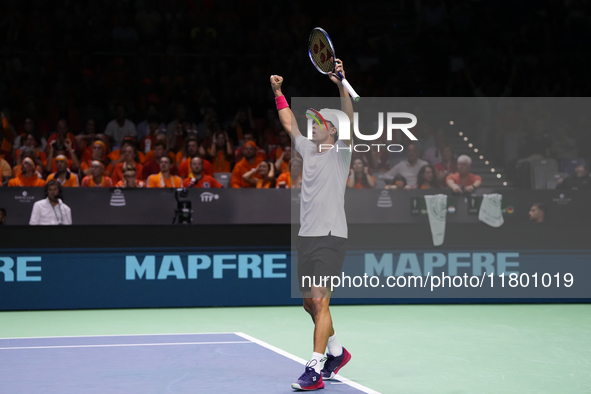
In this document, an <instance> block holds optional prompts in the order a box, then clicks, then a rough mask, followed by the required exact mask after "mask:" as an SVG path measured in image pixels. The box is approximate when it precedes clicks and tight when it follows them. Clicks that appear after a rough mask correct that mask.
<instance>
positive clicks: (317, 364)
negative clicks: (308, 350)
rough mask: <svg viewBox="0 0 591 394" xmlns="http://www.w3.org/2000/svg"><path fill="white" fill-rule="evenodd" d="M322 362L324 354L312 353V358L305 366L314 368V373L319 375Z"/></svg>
mask: <svg viewBox="0 0 591 394" xmlns="http://www.w3.org/2000/svg"><path fill="white" fill-rule="evenodd" d="M323 360H324V354H320V353H316V352H313V353H312V358H311V359H310V361H308V364H306V366H307V367H312V368H314V371H316V373H320V370H321V369H322V361H323Z"/></svg>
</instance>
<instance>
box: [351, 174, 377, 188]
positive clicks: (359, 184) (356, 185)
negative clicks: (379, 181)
mask: <svg viewBox="0 0 591 394" xmlns="http://www.w3.org/2000/svg"><path fill="white" fill-rule="evenodd" d="M361 176H365V174H362V175H361ZM369 177H370V178H371V179H373V181H374V182H375V181H376V178H374V177H373V176H371V175H370V176H369ZM353 189H372V187H371V186H364V185H363V183H361V177H359V179H357V182H356V183H355V186H353Z"/></svg>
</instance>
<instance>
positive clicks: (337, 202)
mask: <svg viewBox="0 0 591 394" xmlns="http://www.w3.org/2000/svg"><path fill="white" fill-rule="evenodd" d="M339 71H340V72H341V73H342V74H343V76H344V75H345V71H344V69H343V63H342V62H341V60H340V59H337V60H336V62H335V70H334V72H337V73H338V72H339ZM334 72H333V73H329V74H328V76H329V78H330V80H331V81H333V82H334V83H335V84H336V85H337V86H338V88H339V95H340V97H341V110H342V111H343V112H345V113H346V114H347V115H348V116H349V119H350V120H353V105H352V103H351V98H350V96H349V93H348V92H347V90H346V89H345V88H344V87H343V84H342V83H341V80H340V79H339V77H338V76H337V75H336V74H335V73H334ZM282 83H283V78H282V77H280V76H278V75H272V76H271V87H272V88H273V93H274V94H275V102H276V104H277V110H278V111H279V119H280V121H281V124H282V125H283V128H284V129H285V130H286V131H287V132H288V133H289V135H290V136H291V138H292V139H293V141H294V143H295V148H296V150H297V151H298V152H299V153H300V155H302V158H303V161H304V164H303V172H302V190H301V196H302V198H301V204H300V225H301V226H300V231H299V234H298V243H297V250H298V282H299V286H300V291H301V292H302V296H303V298H304V309H305V310H306V312H308V313H309V314H310V316H311V317H312V321H313V322H314V350H313V353H312V358H311V359H310V361H309V362H308V363H307V364H306V369H305V371H304V373H303V374H302V375H301V376H300V377H299V379H298V380H297V382H295V383H292V385H291V387H292V388H294V389H298V390H316V389H321V388H324V382H323V379H326V380H329V379H332V378H333V377H334V376H335V375H336V374H337V373H338V372H339V370H340V369H341V368H342V367H344V366H345V365H346V364H347V363H348V362H349V360H350V359H351V354H349V352H348V351H347V350H346V349H345V348H344V347H342V346H341V344H340V342H339V340H338V339H337V335H336V333H335V331H334V328H333V323H332V318H331V316H330V310H329V303H330V296H331V291H330V289H329V288H328V287H326V283H321V281H320V277H325V276H329V277H330V276H340V275H341V269H342V267H343V261H344V259H345V244H346V241H347V219H346V217H345V189H346V186H347V177H348V175H349V167H350V164H351V149H350V147H351V141H343V140H340V139H339V138H338V132H339V131H338V124H339V123H338V119H337V117H336V116H335V115H331V114H329V113H327V112H325V111H322V110H321V111H320V115H322V117H323V118H324V120H326V125H324V124H323V125H322V126H319V125H318V124H316V123H315V124H314V125H313V128H312V139H311V140H309V139H308V138H306V137H304V136H303V135H302V133H301V132H300V130H299V129H298V126H297V123H296V120H295V117H294V115H293V113H292V112H291V110H290V108H289V106H288V104H287V101H286V100H285V97H284V96H283V93H281V84H282ZM321 123H324V122H321ZM326 126H328V128H327V127H326ZM328 145H330V146H331V147H330V148H329V147H328ZM321 146H322V149H321ZM337 146H338V149H337ZM304 276H307V277H310V278H312V277H315V279H314V281H312V282H310V281H306V283H304V282H303V281H302V279H303V277H304ZM305 285H307V286H309V287H305ZM318 285H320V286H318ZM321 285H324V286H321ZM325 348H328V351H327V355H326V357H324V350H325ZM323 361H325V363H324V367H323V366H322V362H323Z"/></svg>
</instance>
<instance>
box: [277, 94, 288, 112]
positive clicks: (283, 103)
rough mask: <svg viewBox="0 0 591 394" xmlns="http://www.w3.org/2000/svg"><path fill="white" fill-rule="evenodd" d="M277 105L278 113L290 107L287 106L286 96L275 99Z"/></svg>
mask: <svg viewBox="0 0 591 394" xmlns="http://www.w3.org/2000/svg"><path fill="white" fill-rule="evenodd" d="M275 105H276V106H277V111H279V110H282V109H283V108H287V107H289V104H287V100H286V99H285V96H279V97H275Z"/></svg>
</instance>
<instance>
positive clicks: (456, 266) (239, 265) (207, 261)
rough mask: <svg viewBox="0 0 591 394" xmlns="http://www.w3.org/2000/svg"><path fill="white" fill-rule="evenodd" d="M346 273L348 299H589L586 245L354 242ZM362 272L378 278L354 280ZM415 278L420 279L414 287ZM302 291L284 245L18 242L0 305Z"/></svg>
mask: <svg viewBox="0 0 591 394" xmlns="http://www.w3.org/2000/svg"><path fill="white" fill-rule="evenodd" d="M294 257H295V256H294ZM294 261H295V259H294ZM343 272H344V275H346V276H351V277H352V278H353V284H352V285H349V287H348V288H337V289H336V290H335V294H334V297H335V300H334V301H335V303H341V304H343V303H355V304H359V303H368V304H369V303H401V302H499V301H500V302H516V301H520V302H542V301H543V302H573V301H578V302H589V300H590V299H591V286H589V278H591V251H589V250H583V251H573V252H568V251H548V252H545V251H539V250H508V251H495V252H491V251H469V250H455V251H452V250H450V251H437V252H425V251H418V250H415V251H386V250H384V251H381V252H376V251H368V250H351V251H350V252H348V255H347V258H346V261H345V265H344V267H343ZM512 274H514V275H515V278H516V279H515V278H512V277H510V275H512ZM567 274H569V275H570V276H568V275H567ZM363 275H368V276H369V277H372V276H375V277H377V280H378V281H379V283H381V285H378V286H373V285H374V284H375V282H370V284H362V282H361V281H362V279H359V282H357V281H356V279H355V277H356V276H360V277H363ZM446 276H447V277H450V279H448V282H449V285H448V286H447V287H446V286H445V285H442V281H439V282H438V283H439V284H438V285H437V286H435V287H434V284H435V283H436V282H434V281H433V279H435V278H436V277H437V278H440V277H441V278H442V279H443V283H444V284H445V277H446ZM526 276H527V277H526ZM388 277H394V282H392V281H390V282H387V278H388ZM401 278H404V285H403V283H402V281H401ZM412 278H414V281H415V282H416V281H418V280H420V283H421V285H416V284H414V285H413V286H411V285H410V283H411V280H413V279H412ZM418 278H421V279H418ZM473 278H476V281H475V280H472V279H473ZM366 282H367V279H366ZM392 283H394V286H391V285H392ZM423 283H425V285H422V284H423ZM357 284H359V286H357ZM483 284H484V286H483ZM491 285H492V286H491ZM298 297H299V292H298V291H297V279H296V275H295V264H294V265H292V254H291V252H290V250H289V249H287V248H285V247H283V248H273V247H269V248H264V247H257V248H248V247H240V248H222V247H217V248H178V247H177V248H154V249H146V248H125V249H104V248H101V249H36V250H34V251H29V252H28V253H23V251H22V249H21V250H16V249H15V250H2V252H1V255H0V310H35V309H92V308H143V307H147V308H148V307H149V308H153V307H199V306H245V305H297V304H301V300H300V299H298ZM339 297H348V298H346V299H343V298H339ZM404 300H406V301H404Z"/></svg>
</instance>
